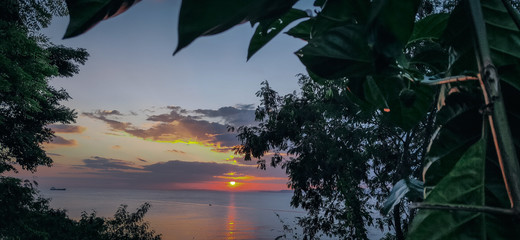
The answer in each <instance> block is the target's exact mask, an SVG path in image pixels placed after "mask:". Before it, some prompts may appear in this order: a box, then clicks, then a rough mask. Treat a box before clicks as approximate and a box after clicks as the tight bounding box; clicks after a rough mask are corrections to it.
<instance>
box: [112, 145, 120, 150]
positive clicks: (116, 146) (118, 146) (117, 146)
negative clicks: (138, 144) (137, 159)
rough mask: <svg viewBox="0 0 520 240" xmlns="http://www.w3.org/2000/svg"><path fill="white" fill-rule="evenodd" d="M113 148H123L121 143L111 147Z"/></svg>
mask: <svg viewBox="0 0 520 240" xmlns="http://www.w3.org/2000/svg"><path fill="white" fill-rule="evenodd" d="M111 148H112V149H121V148H122V147H121V146H120V145H114V146H112V147H111Z"/></svg>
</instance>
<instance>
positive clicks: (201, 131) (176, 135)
mask: <svg viewBox="0 0 520 240" xmlns="http://www.w3.org/2000/svg"><path fill="white" fill-rule="evenodd" d="M166 109H168V110H169V113H165V114H156V115H150V116H148V117H147V119H146V120H147V121H150V122H153V123H152V125H150V124H148V125H147V126H148V127H146V128H143V127H137V126H135V125H133V124H132V123H130V122H124V121H120V120H118V119H114V118H111V117H110V115H113V112H114V111H117V110H112V111H106V110H98V111H95V112H91V113H83V115H84V116H87V117H90V118H94V119H98V120H101V121H104V122H105V123H106V124H108V125H109V126H110V128H111V130H112V131H115V132H124V133H127V134H130V135H132V136H135V137H139V138H142V139H148V140H153V141H165V142H196V143H198V144H201V145H205V146H211V147H213V149H214V150H215V151H220V152H224V151H228V150H229V149H230V148H231V147H233V146H235V145H237V144H238V141H237V139H236V136H235V134H234V133H230V132H228V131H227V125H233V126H239V125H249V124H252V123H253V122H254V121H253V120H254V111H253V110H251V105H240V106H238V107H222V108H219V109H218V110H208V109H198V110H194V111H188V110H186V109H183V108H181V107H179V106H168V107H166ZM108 112H110V114H108ZM117 112H118V111H117ZM118 113H119V112H118Z"/></svg>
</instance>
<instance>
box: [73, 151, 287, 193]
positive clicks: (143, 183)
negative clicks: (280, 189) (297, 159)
mask: <svg viewBox="0 0 520 240" xmlns="http://www.w3.org/2000/svg"><path fill="white" fill-rule="evenodd" d="M76 168H81V169H84V170H90V171H87V172H89V173H90V174H95V175H97V176H98V177H94V178H93V179H92V181H98V180H99V179H104V180H103V181H104V184H105V186H111V185H114V186H115V185H117V186H120V187H128V188H153V187H154V186H162V187H163V186H174V185H176V184H183V183H207V182H212V181H215V180H218V179H220V180H228V179H236V180H242V181H262V182H272V181H277V182H281V183H285V182H286V181H287V177H286V175H285V172H284V171H283V170H280V169H278V170H276V171H269V172H267V171H262V170H259V169H257V168H254V167H250V166H241V165H232V164H222V163H215V162H187V161H180V160H171V161H166V162H159V163H154V164H148V165H138V164H135V163H133V162H130V161H125V160H120V159H112V158H103V157H99V156H96V157H91V158H89V159H84V160H83V165H76ZM271 170H274V169H271ZM107 179H112V180H108V181H107Z"/></svg>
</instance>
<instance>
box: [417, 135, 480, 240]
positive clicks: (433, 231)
mask: <svg viewBox="0 0 520 240" xmlns="http://www.w3.org/2000/svg"><path fill="white" fill-rule="evenodd" d="M486 144H487V142H486V139H485V138H482V139H481V140H480V141H478V142H477V143H476V144H474V145H473V146H471V147H470V148H469V149H468V150H467V151H466V152H465V153H464V155H463V156H462V158H461V159H460V160H459V161H458V162H457V164H456V165H455V166H454V167H453V169H452V170H451V171H450V172H449V173H448V174H447V175H446V177H444V178H443V179H442V180H441V181H440V182H439V183H438V184H437V185H436V186H435V188H434V189H433V190H432V191H431V192H430V194H428V195H427V196H426V198H425V200H424V203H432V204H437V203H441V204H460V205H473V206H483V205H485V198H484V191H485V189H484V188H485V184H484V176H485V167H484V166H485V159H486V157H485V155H486ZM486 222H487V221H486V215H485V214H484V213H473V212H463V211H446V210H419V213H418V214H417V216H416V217H415V218H414V221H413V223H412V225H411V228H410V231H409V235H408V239H421V240H422V239H432V240H434V239H485V238H486V236H487V233H486Z"/></svg>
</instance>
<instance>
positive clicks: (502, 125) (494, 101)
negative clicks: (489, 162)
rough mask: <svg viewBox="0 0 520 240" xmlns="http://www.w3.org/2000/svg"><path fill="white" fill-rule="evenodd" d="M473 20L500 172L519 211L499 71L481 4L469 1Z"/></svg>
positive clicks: (519, 187) (518, 183) (516, 168)
mask: <svg viewBox="0 0 520 240" xmlns="http://www.w3.org/2000/svg"><path fill="white" fill-rule="evenodd" d="M468 2H469V5H470V9H471V15H472V17H473V23H474V27H475V35H476V44H477V47H476V49H477V57H478V59H477V62H478V67H479V72H480V74H479V81H480V85H481V87H482V93H483V95H484V99H485V102H486V108H487V109H486V110H487V111H488V112H487V114H489V115H488V117H489V125H490V128H491V133H492V136H493V141H494V144H495V149H496V152H497V157H498V161H499V164H500V170H501V171H502V177H503V179H504V184H505V187H506V190H507V194H508V197H509V201H510V203H511V208H515V210H516V211H518V210H520V179H519V177H518V176H520V175H519V174H520V165H519V164H518V159H517V156H516V150H515V146H514V143H513V138H512V136H511V130H510V129H509V124H508V122H507V114H506V109H505V106H504V101H503V98H502V95H501V90H500V81H499V78H498V75H497V71H496V68H495V67H494V66H493V63H492V61H491V54H490V50H489V46H488V41H487V34H486V24H485V22H484V16H483V14H482V7H481V5H480V1H473V0H470V1H468Z"/></svg>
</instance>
